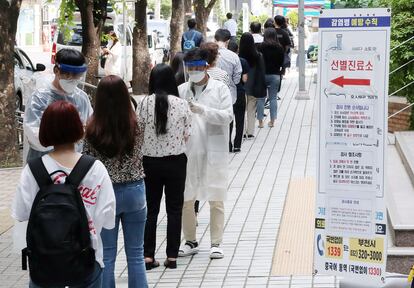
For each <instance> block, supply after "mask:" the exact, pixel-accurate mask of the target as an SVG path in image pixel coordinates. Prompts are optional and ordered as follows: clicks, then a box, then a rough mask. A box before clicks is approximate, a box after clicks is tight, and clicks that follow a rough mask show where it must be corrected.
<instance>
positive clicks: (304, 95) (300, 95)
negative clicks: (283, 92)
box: [295, 90, 310, 100]
mask: <svg viewBox="0 0 414 288" xmlns="http://www.w3.org/2000/svg"><path fill="white" fill-rule="evenodd" d="M295 99H296V100H310V97H309V92H308V91H306V90H305V91H301V90H299V91H298V93H297V94H296V96H295Z"/></svg>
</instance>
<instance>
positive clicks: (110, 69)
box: [102, 31, 122, 77]
mask: <svg viewBox="0 0 414 288" xmlns="http://www.w3.org/2000/svg"><path fill="white" fill-rule="evenodd" d="M108 37H109V39H108V45H107V47H106V48H103V49H102V53H103V56H104V57H105V58H106V60H105V68H104V71H105V76H108V75H116V76H119V77H122V71H121V67H122V57H121V56H122V55H121V54H122V45H121V42H119V39H118V37H117V36H116V34H115V32H114V31H110V32H109V34H108Z"/></svg>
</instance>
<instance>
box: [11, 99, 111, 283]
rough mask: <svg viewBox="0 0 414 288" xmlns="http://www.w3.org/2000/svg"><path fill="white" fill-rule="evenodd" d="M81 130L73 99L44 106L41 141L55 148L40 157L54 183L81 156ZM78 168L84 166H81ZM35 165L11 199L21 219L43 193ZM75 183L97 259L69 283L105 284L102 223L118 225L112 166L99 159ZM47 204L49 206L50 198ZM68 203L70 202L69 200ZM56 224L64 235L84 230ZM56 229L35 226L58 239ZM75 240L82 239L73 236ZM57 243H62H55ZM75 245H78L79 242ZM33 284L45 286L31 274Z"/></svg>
mask: <svg viewBox="0 0 414 288" xmlns="http://www.w3.org/2000/svg"><path fill="white" fill-rule="evenodd" d="M83 134H84V132H83V123H82V121H81V119H80V117H79V112H78V110H77V108H76V107H75V106H74V105H72V104H71V103H69V102H67V101H63V100H59V101H55V102H53V103H52V104H50V105H49V106H48V107H47V108H46V110H45V111H44V113H43V116H42V120H41V122H40V128H39V141H40V143H41V144H42V145H43V146H44V147H49V146H50V147H53V151H51V152H50V153H48V154H46V155H44V156H42V157H41V158H40V159H41V161H42V163H43V165H44V168H45V170H43V171H44V173H45V175H47V176H50V179H51V181H50V184H52V185H53V184H63V183H65V182H66V180H67V179H68V175H70V174H71V172H72V170H74V168H75V166H76V165H77V164H78V163H79V162H80V161H81V158H82V154H80V153H78V152H76V150H75V143H76V142H78V141H79V140H81V139H82V137H83ZM33 160H37V159H33ZM33 160H32V161H33ZM33 163H34V162H33ZM78 168H80V167H79V166H78ZM36 170H37V172H36V171H35V172H32V170H31V169H30V166H29V165H26V166H25V167H24V169H23V171H22V174H21V176H20V181H19V183H18V185H17V189H16V194H15V197H14V199H13V204H12V209H11V210H12V212H11V215H12V217H13V218H14V219H16V220H17V221H20V222H23V221H27V220H29V218H30V214H31V211H32V206H33V204H34V201H35V198H36V195H37V194H38V193H39V190H40V187H39V185H38V183H37V180H36V179H37V177H36V178H35V177H34V175H35V174H38V173H42V172H41V169H36ZM78 171H79V170H78ZM75 172H76V171H75ZM72 177H73V176H72ZM75 178H76V177H75ZM72 179H73V178H72ZM39 180H40V179H39ZM74 181H76V180H74ZM76 188H77V190H79V193H80V194H81V198H82V200H83V203H82V204H81V205H83V206H84V207H85V212H86V217H87V221H88V223H89V230H88V231H89V235H90V244H91V246H92V248H93V249H94V251H95V257H94V258H95V263H94V264H92V265H94V267H93V270H92V273H91V274H90V275H87V276H86V278H85V279H82V278H80V277H81V275H76V276H77V278H76V279H71V282H72V283H74V282H75V283H76V282H78V283H79V284H75V285H73V284H71V287H74V288H84V287H88V288H100V287H101V285H102V269H103V267H104V263H103V261H102V254H103V251H102V239H101V230H102V228H105V229H112V228H113V227H114V225H115V196H114V191H113V188H112V183H111V180H110V178H109V175H108V172H107V170H106V169H105V166H104V165H103V164H102V163H101V162H100V161H95V162H94V163H93V164H92V166H91V167H90V168H89V171H88V172H87V173H86V175H85V177H83V179H81V181H80V184H79V186H78V187H76ZM47 191H50V190H47ZM85 191H89V192H85ZM92 191H93V192H92ZM43 197H45V196H43ZM40 199H43V200H44V198H40ZM39 202H40V201H39ZM48 204H49V207H50V203H48ZM66 204H67V205H69V204H68V203H66ZM38 205H40V204H38ZM43 207H45V206H43ZM72 207H73V206H72ZM82 209H83V208H82ZM43 211H44V210H43ZM49 212H50V210H49ZM39 213H40V212H39ZM53 213H58V211H53ZM60 213H66V214H67V213H68V211H67V210H66V209H65V210H64V211H62V212H60ZM71 213H74V211H71ZM69 214H70V213H69ZM35 219H45V218H35ZM68 219H70V218H67V219H55V220H54V224H56V223H62V222H61V221H65V220H66V221H68ZM60 220H61V221H60ZM63 223H67V222H63ZM77 223H78V222H77ZM88 223H85V226H86V225H88ZM45 224H46V225H48V224H50V223H43V225H45ZM38 225H42V224H41V223H36V225H35V226H32V227H34V228H33V229H35V228H36V227H38ZM56 228H57V227H56ZM56 228H55V229H56ZM50 229H51V230H53V227H51V228H50ZM62 229H67V231H66V232H67V233H66V232H65V231H62ZM58 230H59V231H58V232H57V233H58V234H59V235H66V236H67V234H69V235H71V236H73V235H74V233H80V232H78V230H77V231H69V230H71V229H70V227H59V229H58ZM85 230H86V229H85ZM39 232H40V233H39ZM54 232H55V233H53V232H52V234H54V235H45V231H37V233H36V234H37V235H36V237H37V239H39V237H45V238H46V239H49V240H50V239H56V237H57V236H56V231H54ZM32 233H33V234H34V233H35V231H33V232H32ZM39 234H40V235H39ZM75 240H79V239H75ZM45 241H46V240H45ZM38 242H41V241H38ZM57 242H59V241H57ZM69 242H70V241H69ZM74 242H75V241H74ZM27 244H29V243H27ZM36 244H37V245H36V246H37V248H39V246H40V245H39V243H36ZM42 244H44V245H46V246H47V245H48V244H49V245H50V241H48V242H47V243H42ZM54 244H57V245H59V244H60V243H54ZM44 245H43V247H42V248H43V249H44V247H45V246H44ZM69 246H70V245H69ZM57 248H58V247H54V249H55V251H56V250H57ZM63 248H64V249H65V250H66V251H68V249H71V247H68V245H66V246H65V247H62V249H63ZM39 249H40V248H39ZM74 249H76V247H75V248H74ZM30 256H31V255H29V259H30ZM50 256H51V255H50V254H49V255H48V257H49V258H48V259H49V260H50ZM60 257H63V256H60ZM83 257H84V256H83ZM83 259H84V260H85V259H86V258H85V257H84V258H83ZM39 260H40V261H41V260H42V259H36V261H39ZM43 260H45V259H43ZM61 260H62V261H63V260H64V259H61ZM71 260H73V258H71ZM75 260H76V259H75ZM45 261H47V260H45ZM69 262H70V261H69ZM65 263H67V262H65ZM72 263H73V262H72ZM48 264H50V263H48ZM82 264H86V263H82ZM36 268H37V269H40V268H42V267H36ZM53 268H54V269H53ZM53 268H51V267H47V266H45V267H44V269H45V272H44V274H45V275H49V273H51V270H56V269H58V268H57V267H53ZM53 272H54V275H53V276H54V277H53V278H55V279H56V277H62V275H60V276H59V274H58V273H56V271H53ZM72 285H73V286H72ZM29 287H30V288H41V287H45V286H42V285H38V284H36V283H35V282H33V279H31V280H30V283H29ZM54 287H55V286H54Z"/></svg>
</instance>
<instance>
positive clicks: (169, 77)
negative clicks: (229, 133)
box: [139, 64, 191, 270]
mask: <svg viewBox="0 0 414 288" xmlns="http://www.w3.org/2000/svg"><path fill="white" fill-rule="evenodd" d="M139 119H140V122H141V123H142V126H143V127H144V131H145V132H144V135H145V138H144V146H143V154H144V171H145V187H146V194H147V205H148V216H147V223H146V226H145V242H144V255H145V266H146V269H147V270H151V269H153V268H156V267H158V266H159V262H158V261H156V260H155V258H154V256H155V249H156V238H157V237H156V235H157V219H158V213H159V211H160V202H161V198H162V195H163V193H165V204H166V205H165V206H166V210H167V218H168V220H167V249H166V252H167V259H166V260H165V262H164V266H165V267H167V268H171V269H175V268H177V262H176V260H177V257H178V250H179V247H180V241H181V217H182V210H183V201H184V188H185V179H186V175H187V156H186V155H185V154H184V152H185V151H186V142H187V139H188V137H189V135H190V125H191V111H190V108H189V106H188V104H187V101H185V100H183V99H181V98H179V97H178V89H177V85H176V84H175V81H174V73H173V71H172V69H171V68H170V67H169V66H168V65H166V64H158V65H156V66H155V67H154V69H152V71H151V74H150V78H149V95H148V96H146V97H145V98H144V99H143V100H142V101H141V104H140V108H139Z"/></svg>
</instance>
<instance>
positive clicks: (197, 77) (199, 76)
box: [188, 71, 206, 83]
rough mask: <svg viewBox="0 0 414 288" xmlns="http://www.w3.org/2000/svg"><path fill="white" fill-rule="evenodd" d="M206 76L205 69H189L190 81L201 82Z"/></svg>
mask: <svg viewBox="0 0 414 288" xmlns="http://www.w3.org/2000/svg"><path fill="white" fill-rule="evenodd" d="M205 76H206V72H205V71H188V77H189V78H190V81H191V82H193V83H199V82H201V81H202V80H203V79H204V77H205Z"/></svg>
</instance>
